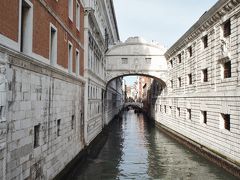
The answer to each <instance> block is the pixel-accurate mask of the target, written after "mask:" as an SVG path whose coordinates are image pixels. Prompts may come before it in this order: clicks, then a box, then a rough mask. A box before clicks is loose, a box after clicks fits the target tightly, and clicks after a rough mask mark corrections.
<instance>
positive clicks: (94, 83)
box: [84, 0, 122, 144]
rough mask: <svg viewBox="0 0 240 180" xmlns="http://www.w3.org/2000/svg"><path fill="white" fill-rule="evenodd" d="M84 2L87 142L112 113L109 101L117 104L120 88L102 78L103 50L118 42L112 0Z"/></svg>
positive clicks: (89, 0)
mask: <svg viewBox="0 0 240 180" xmlns="http://www.w3.org/2000/svg"><path fill="white" fill-rule="evenodd" d="M84 3H85V16H84V35H85V36H84V38H85V39H84V43H85V55H84V58H85V67H84V77H85V78H86V87H87V88H86V90H85V93H86V96H85V104H86V106H87V107H88V108H86V109H85V122H86V124H85V137H87V138H86V143H87V144H89V143H90V142H91V141H92V140H93V139H94V138H95V137H96V136H97V135H98V134H99V133H100V132H101V131H102V128H103V127H104V125H105V124H107V122H109V121H110V120H111V118H112V117H113V116H114V115H115V114H114V113H115V111H112V108H113V106H109V104H114V105H116V106H114V108H115V107H116V109H117V106H118V105H120V104H118V103H116V100H117V99H121V98H120V97H119V95H120V96H121V95H122V88H121V83H120V81H119V79H116V80H113V81H114V82H113V81H112V82H108V81H107V79H106V60H105V53H106V51H107V50H108V48H109V46H111V45H113V44H115V43H117V42H118V41H119V34H118V29H117V22H116V18H115V11H114V6H113V2H112V0H105V1H97V0H84ZM115 103H116V104H115ZM108 108H110V109H108ZM118 108H121V106H119V107H118Z"/></svg>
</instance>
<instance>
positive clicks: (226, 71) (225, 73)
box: [223, 61, 231, 78]
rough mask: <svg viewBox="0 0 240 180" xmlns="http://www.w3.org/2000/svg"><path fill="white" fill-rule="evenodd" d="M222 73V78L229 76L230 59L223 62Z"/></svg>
mask: <svg viewBox="0 0 240 180" xmlns="http://www.w3.org/2000/svg"><path fill="white" fill-rule="evenodd" d="M223 73H224V78H230V77H231V61H228V62H226V63H224V64H223Z"/></svg>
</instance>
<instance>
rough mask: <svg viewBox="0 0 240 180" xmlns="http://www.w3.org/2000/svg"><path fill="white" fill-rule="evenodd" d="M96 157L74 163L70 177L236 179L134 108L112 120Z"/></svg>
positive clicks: (104, 178) (95, 179)
mask: <svg viewBox="0 0 240 180" xmlns="http://www.w3.org/2000/svg"><path fill="white" fill-rule="evenodd" d="M110 129H111V130H110V132H109V137H108V140H107V142H106V144H105V145H104V147H103V149H102V150H101V152H100V153H99V155H98V157H97V158H96V159H88V160H87V162H86V163H85V164H84V165H81V167H80V168H79V167H77V168H75V169H74V170H73V172H72V173H71V178H69V179H79V180H84V179H93V180H97V179H102V180H108V179H109V180H110V179H164V180H165V179H174V180H178V179H179V180H185V179H194V180H210V179H219V180H220V179H222V180H230V179H237V178H235V177H233V176H231V175H230V174H229V173H227V172H225V171H224V170H223V169H221V168H219V167H217V166H215V165H214V164H212V163H210V162H208V161H207V160H205V159H204V158H202V157H200V156H199V155H196V154H194V153H193V152H192V151H190V150H188V149H187V148H186V147H184V146H182V145H181V144H178V143H177V142H176V141H174V140H173V139H171V138H170V137H168V136H167V135H165V134H163V133H162V132H160V131H159V130H158V129H156V128H155V127H154V126H152V125H151V124H149V123H147V120H146V119H144V117H143V116H142V115H139V116H137V115H136V114H134V112H133V111H128V112H126V113H125V114H123V120H121V121H119V120H116V121H115V122H114V123H112V125H111V128H110Z"/></svg>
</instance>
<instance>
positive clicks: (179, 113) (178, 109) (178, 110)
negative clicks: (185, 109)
mask: <svg viewBox="0 0 240 180" xmlns="http://www.w3.org/2000/svg"><path fill="white" fill-rule="evenodd" d="M177 116H178V117H180V116H181V111H180V107H177Z"/></svg>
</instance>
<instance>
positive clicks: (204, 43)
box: [202, 35, 208, 49]
mask: <svg viewBox="0 0 240 180" xmlns="http://www.w3.org/2000/svg"><path fill="white" fill-rule="evenodd" d="M202 42H203V48H204V49H205V48H207V47H208V35H206V36H204V37H203V38H202Z"/></svg>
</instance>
